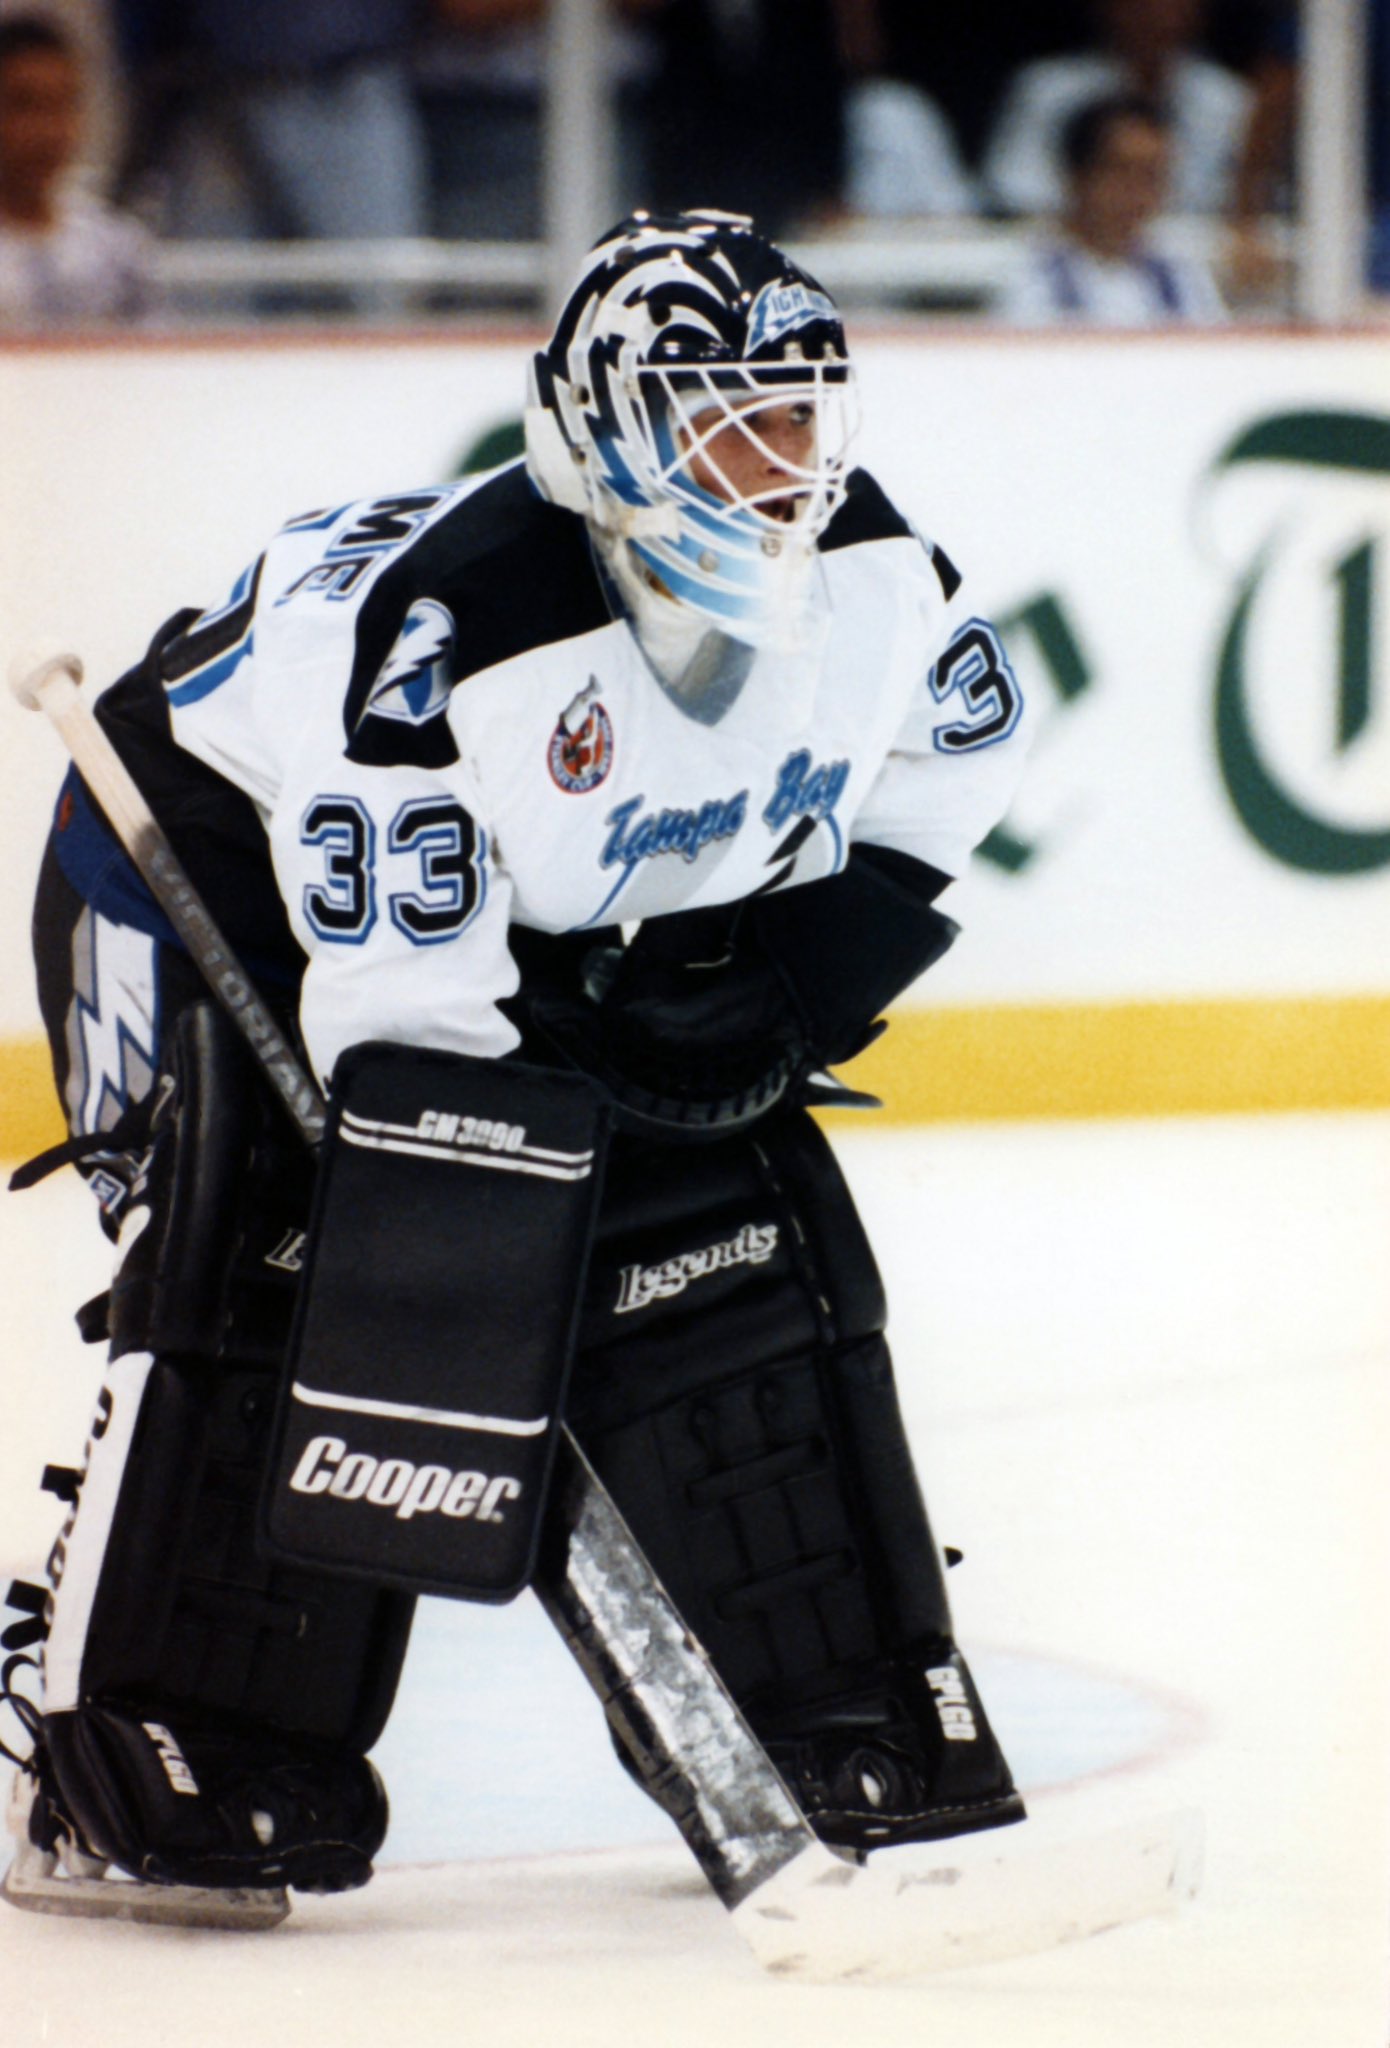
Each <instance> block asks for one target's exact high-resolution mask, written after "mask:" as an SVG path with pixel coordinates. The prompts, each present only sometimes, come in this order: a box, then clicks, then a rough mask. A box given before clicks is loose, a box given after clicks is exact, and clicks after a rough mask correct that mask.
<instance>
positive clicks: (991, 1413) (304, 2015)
mask: <svg viewBox="0 0 1390 2048" xmlns="http://www.w3.org/2000/svg"><path fill="white" fill-rule="evenodd" d="M840 1149H841V1153H842V1157H843V1158H844V1160H845V1162H846V1166H847V1169H848V1171H849V1173H850V1176H851V1178H852V1180H853V1182H854V1184H855V1188H856V1192H857V1194H858V1196H859V1199H860V1203H861V1206H862V1208H863V1211H864V1213H865V1216H866V1219H867V1221H868V1223H869V1226H870V1231H871V1234H872V1236H873V1237H874V1240H875V1243H876V1245H877V1247H878V1250H879V1254H880V1259H881V1263H882V1265H883V1267H884V1270H885V1275H886V1277H887V1280H888V1284H889V1292H890V1299H891V1301H892V1304H893V1319H892V1337H893V1342H894V1349H895V1355H896V1359H897V1365H898V1374H899V1381H900V1386H901V1390H902V1396H903V1403H904V1408H905V1411H906V1415H907V1420H908V1427H909V1431H910V1434H911V1436H912V1439H913V1443H914V1447H915V1449H916V1452H917V1456H918V1461H919V1465H920V1468H921V1471H922V1474H923V1479H924V1483H925V1487H926V1492H927V1497H928V1500H929V1502H930V1504H931V1509H932V1517H933V1521H934V1523H935V1526H936V1529H937V1533H938V1536H939V1538H940V1539H941V1540H942V1541H943V1542H946V1543H952V1544H956V1545H958V1546H959V1547H960V1548H961V1549H963V1550H964V1551H965V1552H966V1562H965V1564H964V1565H963V1566H962V1567H961V1568H960V1569H959V1570H958V1571H956V1572H954V1573H953V1574H952V1582H951V1583H952V1592H953V1597H954V1601H955V1607H956V1619H957V1626H958V1633H959V1635H960V1638H961V1640H962V1643H963V1645H964V1646H965V1648H966V1651H967V1654H968V1655H970V1657H971V1661H972V1664H973V1666H974V1668H975V1670H976V1674H977V1676H978V1677H979V1678H980V1680H981V1684H982V1688H983V1690H984V1692H985V1696H986V1700H987V1703H988V1705H989V1707H990V1710H991V1713H992V1716H993V1718H994V1720H995V1723H996V1725H997V1727H998V1730H999V1732H1000V1734H1001V1737H1002V1739H1003V1742H1004V1745H1005V1748H1006V1750H1007V1751H1008V1753H1009V1755H1010V1758H1011V1760H1012V1762H1013V1763H1014V1766H1015V1770H1016V1773H1017V1775H1018V1776H1019V1778H1020V1780H1021V1782H1022V1784H1023V1787H1024V1789H1025V1791H1026V1792H1027V1793H1029V1794H1030V1795H1031V1797H1032V1800H1033V1804H1034V1807H1035V1810H1036V1811H1037V1813H1038V1814H1039V1815H1043V1814H1046V1815H1047V1816H1048V1818H1049V1821H1050V1820H1051V1819H1052V1817H1053V1816H1054V1815H1055V1814H1057V1813H1059V1812H1063V1811H1065V1812H1066V1813H1068V1814H1069V1815H1070V1816H1071V1818H1072V1819H1073V1821H1074V1823H1075V1824H1076V1825H1083V1824H1088V1823H1089V1821H1090V1820H1092V1819H1094V1822H1095V1825H1096V1826H1097V1828H1098V1829H1103V1828H1104V1827H1105V1826H1107V1825H1109V1824H1110V1823H1112V1822H1119V1821H1123V1820H1125V1819H1126V1818H1128V1817H1130V1816H1132V1815H1137V1814H1141V1813H1146V1812H1152V1811H1155V1810H1160V1809H1163V1808H1166V1807H1170V1806H1178V1805H1197V1806H1200V1807H1202V1808H1203V1809H1204V1810H1205V1813H1206V1817H1207V1836H1208V1853H1207V1876H1206V1881H1205V1885H1204V1888H1203V1891H1202V1893H1201V1895H1200V1897H1199V1898H1198V1900H1197V1902H1196V1903H1195V1905H1193V1906H1191V1907H1189V1908H1188V1909H1187V1910H1186V1911H1185V1912H1184V1913H1183V1914H1182V1915H1181V1916H1180V1917H1178V1918H1176V1919H1172V1920H1159V1921H1151V1922H1148V1923H1145V1924H1143V1925H1139V1926H1134V1927H1131V1928H1127V1929H1124V1930H1120V1931H1117V1932H1115V1933H1111V1934H1108V1935H1105V1936H1102V1937H1100V1938H1098V1939H1095V1940H1092V1941H1090V1942H1087V1943H1085V1944H1082V1945H1080V1946H1077V1947H1074V1948H1068V1949H1060V1950H1057V1951H1054V1952H1053V1953H1051V1954H1048V1955H1044V1956H1037V1957H1032V1958H1030V1959H1028V1960H1026V1961H1019V1962H1014V1963H1005V1964H992V1965H989V1966H985V1967H980V1968H976V1969H971V1970H966V1971H961V1972H957V1973H953V1974H951V1975H948V1976H941V1977H936V1978H933V1979H931V1980H929V1981H924V1982H922V1983H920V1984H917V1985H913V1986H910V1987H897V1988H892V1989H876V1990H867V1989H853V1988H843V1989H824V1988H816V1987H809V1986H797V1985H790V1984H785V1983H779V1982H774V1981H772V1980H770V1979H767V1978H764V1977H763V1976H762V1975H761V1974H760V1973H759V1972H758V1970H757V1969H756V1966H755V1965H754V1964H753V1963H752V1962H751V1961H750V1960H749V1959H748V1958H747V1956H746V1955H745V1953H744V1951H743V1950H742V1948H741V1945H740V1944H739V1942H738V1941H737V1939H736V1938H735V1936H734V1935H733V1934H732V1933H731V1932H730V1930H729V1928H728V1926H727V1923H726V1921H725V1917H724V1915H723V1913H722V1910H721V1909H720V1907H719V1906H718V1905H717V1903H716V1902H715V1901H714V1899H713V1897H712V1895H711V1894H709V1893H708V1892H707V1891H706V1890H705V1888H704V1885H703V1882H702V1880H701V1879H700V1877H699V1875H698V1873H697V1872H696V1871H695V1870H694V1866H693V1865H692V1864H691V1863H690V1862H689V1859H688V1857H687V1856H686V1853H685V1851H684V1850H683V1849H682V1848H681V1847H680V1845H679V1844H678V1843H676V1842H675V1841H674V1838H673V1837H668V1836H667V1835H666V1834H665V1832H664V1823H663V1822H662V1821H661V1820H660V1818H659V1816H655V1815H654V1814H653V1811H652V1809H651V1808H649V1807H648V1805H647V1804H646V1802H645V1801H644V1800H643V1799H642V1798H641V1796H640V1794H638V1793H637V1792H636V1791H635V1790H634V1789H633V1788H632V1787H630V1786H629V1785H628V1783H627V1782H626V1779H625V1778H624V1775H623V1773H622V1772H621V1771H620V1770H619V1768H618V1766H617V1765H616V1764H615V1763H614V1762H613V1761H612V1759H611V1757H610V1755H609V1752H608V1746H607V1740H606V1736H605V1735H604V1733H603V1730H602V1726H601V1723H600V1721H599V1717H598V1715H597V1710H596V1709H595V1708H594V1707H593V1705H592V1703H591V1702H590V1699H589V1696H588V1694H587V1692H586V1690H585V1688H584V1686H583V1684H582V1682H581V1681H580V1679H579V1678H578V1676H577V1674H576V1673H575V1672H574V1671H573V1669H572V1667H571V1666H570V1665H569V1662H568V1659H567V1658H566V1656H565V1654H564V1652H563V1651H562V1650H561V1649H560V1648H559V1646H558V1644H557V1643H556V1642H555V1641H554V1640H553V1639H552V1637H551V1636H550V1634H549V1632H548V1630H547V1628H546V1625H545V1624H544V1622H543V1621H542V1620H541V1618H540V1616H539V1613H538V1611H537V1609H536V1608H535V1606H534V1604H533V1603H532V1602H530V1601H529V1600H526V1599H523V1600H522V1601H520V1602H518V1603H517V1604H516V1605H515V1606H514V1607H512V1608H509V1609H506V1610H501V1611H492V1610H479V1609H470V1608H467V1607H463V1606H457V1605H451V1604H448V1603H442V1602H428V1603H425V1604H424V1605H423V1606H422V1608H421V1614H420V1619H419V1622H418V1623H417V1629H416V1639H415V1641H414V1643H413V1645H412V1652H411V1657H410V1661H409V1664H408V1667H407V1673H406V1679H405V1683H404V1685H403V1687H402V1692H401V1697H400V1700H399V1703H398V1707H397V1712H396V1714H395V1717H394V1718H393V1721H392V1724H391V1727H390V1730H389V1731H388V1734H387V1736H386V1738H385V1740H384V1741H383V1743H382V1744H381V1747H380V1750H379V1752H378V1760H379V1762H380V1763H381V1765H382V1768H383V1771H384V1772H385V1775H386V1777H387V1781H388V1783H389V1785H390V1787H391V1792H392V1799H393V1809H394V1815H395V1818H394V1822H393V1827H392V1833H391V1837H390V1839H389V1841H388V1845H387V1850H386V1852H385V1854H384V1856H383V1861H382V1869H381V1872H380V1874H379V1876H378V1877H377V1879H376V1880H375V1881H374V1882H373V1883H372V1884H371V1885H370V1886H369V1887H368V1888H367V1889H366V1890H365V1891H363V1892H360V1893H357V1894H355V1895H353V1896H352V1897H349V1898H344V1899H338V1900H322V1901H321V1900H306V1901H302V1902H299V1901H297V1902H296V1906H295V1911H294V1914H293V1916H292V1918H291V1920H290V1921H289V1922H288V1923H287V1924H286V1926H285V1927H283V1928H281V1929H280V1930H278V1931H276V1932H275V1933H273V1934H267V1935H242V1936H234V1935H214V1934H189V1933H175V1932H170V1931H164V1930H152V1929H136V1928H126V1927H119V1926H102V1925H86V1924H83V1923H79V1922H56V1921H47V1920H43V1919H39V1918H36V1917H34V1916H30V1915H26V1914H20V1913H15V1912H0V2044H3V2048H40V2044H43V2048H48V2044H52V2048H185V2044H188V2048H195V2044H197V2048H203V2044H205V2048H263V2044H265V2043H268V2042H271V2041H274V2042H276V2043H284V2044H286V2048H300V2044H304V2048H308V2044H309V2043H316V2044H317V2043H320V2042H328V2043H331V2044H332V2048H359V2044H361V2048H367V2044H370V2048H380V2044H382V2043H384V2042H391V2043H394V2042H396V2041H409V2042H428V2043H434V2042H440V2043H444V2042H451V2043H452V2042H466V2043H473V2042H477V2043H483V2042H486V2043H489V2044H494V2043H495V2044H498V2048H510V2044H513V2043H515V2044H517V2048H521V2044H526V2048H532V2044H538V2043H546V2044H554V2048H588V2044H591V2043H592V2044H594V2048H600V2044H602V2048H612V2044H613V2043H614V2042H615V2041H620V2042H622V2043H624V2044H627V2043H634V2044H641V2048H686V2044H687V2043H688V2044H690V2048H715V2044H717V2048H736V2044H744V2043H747V2044H753V2043H757V2044H759V2048H818V2044H821V2043H825V2044H831V2043H833V2044H835V2048H846V2044H852V2048H899V2044H902V2048H908V2044H913V2048H916V2044H919V2043H920V2044H923V2048H937V2044H938V2043H940V2044H949V2048H1178V2044H1181V2048H1384V2044H1385V2042H1386V2040H1387V2038H1390V1486H1388V1485H1387V1472H1386V1468H1387V1451H1390V1117H1385V1116H1359V1117H1358V1116H1344V1117H1310V1118H1298V1117H1288V1118H1269V1119H1262V1120H1254V1119H1229V1120H1211V1121H1199V1122H1171V1123H1156V1124H1139V1123H1135V1124H1100V1125H1071V1126H1054V1127H1048V1126H1024V1127H998V1128H971V1129H965V1128H959V1129H942V1130H935V1131H930V1132H923V1133H915V1134H914V1133H908V1132H900V1131H889V1132H883V1133H876V1132H872V1131H869V1130H865V1131H864V1132H862V1133H861V1132H860V1131H858V1130H856V1131H855V1132H854V1133H853V1134H852V1136H850V1137H847V1138H845V1139H844V1140H842V1141H841V1144H840ZM85 1203H86V1197H85V1195H83V1193H82V1191H81V1190H80V1189H78V1188H77V1187H76V1186H75V1185H74V1184H73V1178H72V1176H71V1175H63V1176H60V1177H59V1179H58V1180H57V1181H55V1182H50V1183H48V1184H46V1185H45V1186H43V1187H41V1188H39V1189H37V1190H35V1191H33V1192H32V1193H30V1194H28V1195H26V1196H23V1197H13V1196H8V1195H6V1196H3V1197H0V1283H3V1296H0V1298H2V1299H3V1302H4V1310H3V1314H4V1335H5V1363H6V1368H7V1370H6V1378H5V1396H4V1404H3V1409H0V1416H3V1425H2V1426H0V1571H4V1570H13V1571H19V1572H23V1573H26V1574H29V1575H32V1574H33V1573H34V1572H35V1571H36V1570H37V1569H38V1568H39V1566H40V1565H41V1562H42V1557H43V1554H44V1551H45V1550H46V1547H47V1545H48V1542H49V1541H50V1540H51V1536H52V1533H53V1531H54V1528H55V1526H56V1522H57V1520H58V1518H59V1514H60V1510H58V1508H57V1506H56V1504H55V1503H54V1502H53V1501H52V1499H51V1498H50V1497H48V1496H46V1495H41V1494H38V1493H37V1492H36V1491H35V1490H34V1483H35V1481H36V1479H37V1476H38V1473H39V1470H40V1468H41V1467H42V1465H43V1464H44V1462H45V1461H46V1460H53V1461H55V1462H75V1461H76V1459H77V1458H78V1456H79V1455H80V1451H81V1445H82V1440H83V1437H84V1434H85V1430H86V1423H87V1420H88V1415H89V1410H90V1406H91V1402H92V1398H93V1395H94V1391H95V1387H96V1383H97V1378H98V1370H99V1367H98V1362H97V1360H96V1356H95V1354H93V1353H90V1352H84V1351H83V1350H82V1348H81V1347H80V1345H79V1344H78V1343H77V1341H76V1338H75V1336H72V1335H71V1334H70V1324H69V1314H70V1310H71V1308H72V1306H74V1305H75V1304H76V1303H77V1302H78V1301H80V1300H82V1299H83V1298H85V1296H86V1295H88V1294H91V1293H94V1292H96V1291H97V1290H98V1289H99V1288H100V1286H101V1285H102V1284H103V1282H104V1278H105V1265H106V1254H105V1247H104V1244H103V1241H102V1240H101V1238H100V1235H99V1233H98V1232H97V1230H96V1227H95V1224H94V1223H93V1222H92V1221H91V1219H90V1218H89V1217H88V1215H87V1214H86V1209H85ZM0 1590H3V1588H0Z"/></svg>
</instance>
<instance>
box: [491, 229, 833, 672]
mask: <svg viewBox="0 0 1390 2048" xmlns="http://www.w3.org/2000/svg"><path fill="white" fill-rule="evenodd" d="M857 424H858V412H857V402H856V394H855V386H854V378H853V372H852V369H851V366H850V363H849V360H848V355H847V352H846V348H845V337H844V329H843V327H842V326H841V323H840V317H839V314H838V312H837V310H836V308H835V305H834V302H833V301H832V300H831V299H830V298H829V297H828V295H827V294H826V293H825V292H824V291H822V290H821V288H820V286H819V285H818V284H816V282H815V280H814V279H813V278H811V277H809V276H808V275H807V274H806V273H805V272H804V271H803V270H801V269H799V268H798V267H797V265H795V264H794V263H792V262H791V261H790V259H789V258H788V257H786V256H785V255H783V253H782V252H781V250H779V249H777V248H775V247H774V246H773V245H772V244H771V243H770V242H767V241H765V240H764V239H763V238H762V237H761V236H760V235H758V234H756V233H755V232H754V231H753V229H752V225H751V223H750V222H748V221H746V220H744V219H742V218H741V217H739V216H737V215H731V214H722V213H713V212H708V213H683V214H679V215H675V216H669V217H659V216H649V215H645V214H636V215H634V216H633V217H632V218H631V219H629V220H626V221H624V222H622V223H621V224H620V225H619V226H618V227H617V228H615V229H614V230H613V232H612V233H611V234H610V235H607V236H605V238H604V239H603V240H602V241H601V242H600V243H598V244H597V246H596V247H595V248H594V249H593V250H592V251H591V253H590V255H589V258H588V260H587V262H586V265H585V268H584V271H583V273H582V275H581V277H580V279H579V282H578V284H577V285H576V287H575V289H574V291H573V292H572V293H571V295H570V298H569V300H568V302H567V304H566V306H565V308H564V311H563V313H562V314H561V316H560V319H559V322H558V324H557V326H556V330H555V334H554V336H553V338H552V340H551V342H550V344H549V346H548V347H547V348H546V349H544V350H543V351H542V352H541V353H540V354H539V355H538V356H537V357H536V358H535V360H534V363H533V365H532V379H531V402H530V404H529V406H528V408H527V415H526V446H527V465H528V468H529V471H530V474H531V476H532V478H533V480H534V482H535V483H536V485H537V487H538V489H539V490H540V491H541V493H542V495H543V496H545V497H547V498H549V499H551V500H552V501H553V502H555V503H557V504H560V505H565V506H567V507H569V508H570V509H571V510H573V511H578V512H582V513H583V514H584V516H585V517H586V518H587V519H588V520H589V522H590V525H591V529H592V530H593V531H594V533H595V537H596V539H597V540H598V542H599V545H600V547H601V549H602V551H603V555H604V559H605V561H606V563H607V564H608V566H609V567H610V569H611V570H612V572H613V574H614V576H615V578H616V580H617V582H618V585H619V588H620V592H621V595H622V597H623V599H624V602H625V604H626V605H627V606H628V608H629V609H631V610H633V611H634V612H635V613H636V615H637V624H638V627H639V632H640V631H642V630H643V629H644V628H646V629H649V630H651V631H653V632H655V633H657V634H659V633H660V632H661V630H662V629H663V626H664V625H674V624H675V623H676V622H678V621H684V622H686V624H687V625H689V626H695V627H698V628H699V630H700V631H707V630H708V629H709V628H710V627H715V628H717V629H719V630H720V631H721V632H723V633H724V634H727V635H729V636H730V637H731V638H732V639H735V640H737V641H741V642H743V643H746V644H747V645H749V646H755V647H756V646H778V645H783V646H785V645H789V644H794V643H795V641H796V638H797V634H798V630H799V623H798V622H799V619H800V615H801V613H802V612H803V610H804V608H805V606H806V604H807V602H808V594H809V591H810V586H811V582H812V575H813V568H814V564H815V559H816V557H815V550H816V542H817V540H818V539H819V537H820V535H821V534H822V533H823V532H824V530H825V528H826V526H827V525H828V523H829V521H830V520H831V518H832V517H833V516H834V513H835V511H836V510H837V508H838V507H839V505H840V504H841V503H842V501H843V499H844V495H845V482H846V474H847V463H848V452H849V447H850V443H851V440H852V438H853V435H854V432H855V430H856V427H857Z"/></svg>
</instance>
